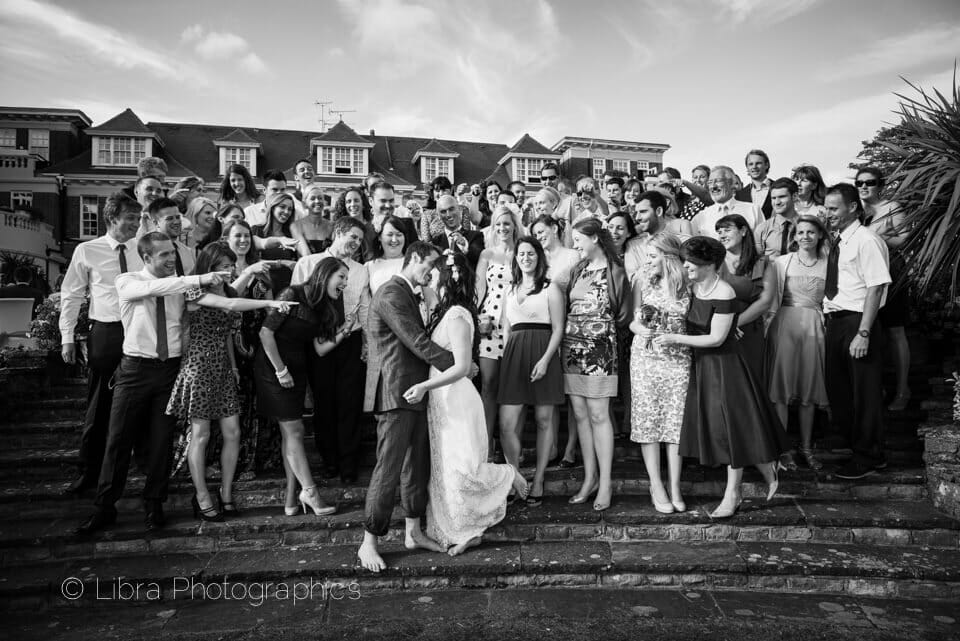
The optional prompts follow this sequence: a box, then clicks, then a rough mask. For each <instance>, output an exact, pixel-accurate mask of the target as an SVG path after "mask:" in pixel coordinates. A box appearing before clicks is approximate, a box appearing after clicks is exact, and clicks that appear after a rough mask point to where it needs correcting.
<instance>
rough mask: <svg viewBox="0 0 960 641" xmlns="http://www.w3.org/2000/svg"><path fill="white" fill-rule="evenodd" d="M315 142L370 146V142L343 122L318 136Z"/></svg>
mask: <svg viewBox="0 0 960 641" xmlns="http://www.w3.org/2000/svg"><path fill="white" fill-rule="evenodd" d="M314 140H318V141H326V142H358V143H365V144H370V141H369V140H367V139H366V138H364V137H363V136H361V135H360V134H358V133H357V132H356V131H354V130H353V129H352V128H351V127H350V125H348V124H347V123H345V122H343V121H342V120H341V121H340V122H338V123H337V124H335V125H334V126H332V127H330V129H329V130H328V131H327V132H326V133H324V134H320V135H319V136H316V137H315V138H314Z"/></svg>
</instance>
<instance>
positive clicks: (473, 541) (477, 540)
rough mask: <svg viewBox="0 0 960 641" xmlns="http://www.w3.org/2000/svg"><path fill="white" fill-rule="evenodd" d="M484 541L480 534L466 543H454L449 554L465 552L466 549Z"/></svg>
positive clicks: (454, 554)
mask: <svg viewBox="0 0 960 641" xmlns="http://www.w3.org/2000/svg"><path fill="white" fill-rule="evenodd" d="M482 541H483V539H481V538H480V537H479V536H475V537H473V538H472V539H470V540H469V541H467V542H465V543H461V544H459V545H454V546H453V547H452V548H450V549H449V550H447V554H449V555H450V556H457V555H458V554H463V553H464V552H465V551H466V550H469V549H470V548H475V547H477V546H478V545H480V543H481V542H482Z"/></svg>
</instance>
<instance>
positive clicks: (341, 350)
mask: <svg viewBox="0 0 960 641" xmlns="http://www.w3.org/2000/svg"><path fill="white" fill-rule="evenodd" d="M363 234H364V226H363V222H361V221H360V220H357V219H356V218H353V217H351V216H344V217H342V218H340V219H338V220H337V222H335V223H334V225H333V240H332V242H331V244H330V247H328V248H327V249H326V251H323V252H320V253H319V254H311V255H309V256H305V257H303V258H301V259H300V260H298V261H297V266H296V267H295V268H294V269H293V276H292V278H291V279H290V284H291V285H302V284H303V283H305V282H306V281H307V280H309V279H310V275H311V274H313V270H314V269H316V266H317V265H318V264H319V263H320V261H322V260H323V259H324V258H329V257H331V256H332V257H334V258H339V259H340V260H342V261H343V262H344V263H346V265H347V268H348V269H349V270H350V271H348V272H347V285H346V287H345V288H344V290H343V311H344V313H345V314H346V315H347V320H351V319H352V321H353V325H352V327H351V328H350V329H349V333H348V335H347V337H346V338H344V339H343V341H341V342H340V344H339V345H337V346H336V347H334V348H333V349H332V350H331V351H330V352H329V353H327V354H326V355H325V356H323V357H322V358H321V357H319V356H317V355H316V354H315V353H314V352H313V351H312V350H311V351H309V352H307V363H308V366H309V369H310V389H311V390H312V392H313V407H314V410H313V438H314V441H315V442H316V445H317V450H318V451H319V452H320V456H322V457H323V463H324V469H323V472H322V473H323V476H324V477H325V478H333V477H335V476H338V475H339V476H340V479H341V480H342V481H343V482H344V483H353V482H355V481H356V480H357V472H358V466H359V464H360V456H359V455H360V435H361V434H360V414H361V413H362V412H363V386H364V381H365V379H366V376H367V372H366V365H365V364H364V362H363V359H362V358H361V354H362V353H363V331H362V328H363V327H365V326H366V323H367V310H368V309H369V307H370V275H369V272H368V271H367V269H366V267H365V266H364V265H361V264H360V263H358V262H356V261H355V260H353V255H354V254H355V253H356V251H357V249H359V247H360V243H361V241H362V240H363Z"/></svg>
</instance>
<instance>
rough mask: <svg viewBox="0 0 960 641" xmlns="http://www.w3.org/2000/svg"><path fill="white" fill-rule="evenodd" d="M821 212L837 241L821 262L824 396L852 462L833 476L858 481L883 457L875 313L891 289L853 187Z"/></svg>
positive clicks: (883, 254) (839, 189) (836, 194)
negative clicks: (824, 279) (823, 270)
mask: <svg viewBox="0 0 960 641" xmlns="http://www.w3.org/2000/svg"><path fill="white" fill-rule="evenodd" d="M824 207H825V209H826V210H827V220H828V221H829V222H830V227H831V228H832V229H833V231H834V232H837V233H838V234H839V236H838V237H837V238H836V239H835V242H834V245H833V248H832V249H831V250H830V256H829V257H828V259H827V282H826V287H825V297H824V299H823V311H824V316H825V317H826V336H825V337H824V343H825V359H826V360H825V368H826V384H827V395H828V396H829V400H830V411H831V414H832V419H833V423H834V425H835V426H836V427H837V428H838V429H839V430H841V433H842V434H847V435H848V436H849V439H850V447H851V449H852V450H853V458H852V459H851V460H850V462H849V463H847V464H846V465H845V466H844V467H843V468H841V469H840V471H839V472H837V473H836V475H837V476H838V477H839V478H843V479H859V478H863V477H864V476H867V475H868V474H872V473H873V472H874V471H875V470H879V469H883V468H884V467H886V465H887V463H886V459H885V458H884V454H883V404H882V403H883V382H882V367H883V365H882V362H881V358H880V355H881V349H880V344H879V337H880V325H879V323H878V322H877V314H878V312H879V311H880V308H881V307H883V305H884V303H885V301H886V291H887V285H889V284H890V269H889V260H890V259H889V256H888V254H887V245H886V243H884V242H883V239H882V238H880V236H878V235H877V234H876V233H875V232H874V231H872V230H871V229H869V228H867V227H864V226H863V225H861V224H860V220H859V217H860V215H861V214H862V213H863V205H862V204H861V202H860V196H859V194H858V193H857V189H856V188H855V187H854V186H853V185H848V184H839V185H834V186H833V187H831V188H830V189H828V190H827V196H826V200H825V201H824Z"/></svg>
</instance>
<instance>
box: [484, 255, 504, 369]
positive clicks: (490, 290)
mask: <svg viewBox="0 0 960 641" xmlns="http://www.w3.org/2000/svg"><path fill="white" fill-rule="evenodd" d="M509 284H510V271H509V270H508V269H507V266H506V265H501V264H500V263H489V264H488V265H487V294H486V296H484V298H483V306H482V307H481V308H480V314H481V315H483V314H488V315H489V316H492V317H493V331H492V332H491V333H490V338H483V337H481V338H480V358H492V359H494V360H496V359H498V358H500V357H501V356H503V334H502V333H501V331H502V330H501V327H500V321H501V311H502V310H503V296H504V294H506V293H507V286H508V285H509Z"/></svg>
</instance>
